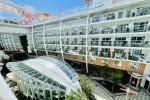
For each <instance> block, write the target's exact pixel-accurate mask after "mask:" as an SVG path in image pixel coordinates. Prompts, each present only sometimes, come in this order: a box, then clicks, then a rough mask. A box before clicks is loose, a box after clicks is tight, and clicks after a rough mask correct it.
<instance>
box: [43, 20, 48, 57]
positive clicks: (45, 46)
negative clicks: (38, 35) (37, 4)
mask: <svg viewBox="0 0 150 100" xmlns="http://www.w3.org/2000/svg"><path fill="white" fill-rule="evenodd" d="M43 42H44V48H45V52H46V55H47V56H48V52H47V49H46V44H45V23H44V24H43Z"/></svg>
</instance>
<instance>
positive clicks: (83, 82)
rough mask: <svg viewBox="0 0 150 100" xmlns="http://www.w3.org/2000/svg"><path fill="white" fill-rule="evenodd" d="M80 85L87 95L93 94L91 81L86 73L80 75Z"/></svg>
mask: <svg viewBox="0 0 150 100" xmlns="http://www.w3.org/2000/svg"><path fill="white" fill-rule="evenodd" d="M80 86H81V88H82V89H83V91H84V92H85V94H86V95H87V96H89V95H90V94H91V83H90V81H89V79H88V77H87V76H86V75H80Z"/></svg>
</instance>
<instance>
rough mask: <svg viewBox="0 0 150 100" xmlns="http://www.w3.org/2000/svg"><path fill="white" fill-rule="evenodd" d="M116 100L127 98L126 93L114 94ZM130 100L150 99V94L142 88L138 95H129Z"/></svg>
mask: <svg viewBox="0 0 150 100" xmlns="http://www.w3.org/2000/svg"><path fill="white" fill-rule="evenodd" d="M114 98H115V100H125V95H120V96H114ZM128 100H150V95H148V94H147V93H145V92H143V90H141V91H140V92H139V93H138V94H137V95H134V94H132V95H129V96H128Z"/></svg>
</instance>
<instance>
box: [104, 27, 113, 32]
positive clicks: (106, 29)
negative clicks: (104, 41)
mask: <svg viewBox="0 0 150 100" xmlns="http://www.w3.org/2000/svg"><path fill="white" fill-rule="evenodd" d="M113 32H114V29H113V28H112V27H103V29H102V34H110V33H113Z"/></svg>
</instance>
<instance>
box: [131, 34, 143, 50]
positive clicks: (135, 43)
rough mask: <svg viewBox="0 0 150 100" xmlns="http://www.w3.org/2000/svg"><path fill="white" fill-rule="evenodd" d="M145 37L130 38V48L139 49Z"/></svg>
mask: <svg viewBox="0 0 150 100" xmlns="http://www.w3.org/2000/svg"><path fill="white" fill-rule="evenodd" d="M144 40H145V36H143V37H132V38H131V46H132V47H141V46H143V44H144Z"/></svg>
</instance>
